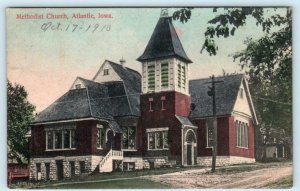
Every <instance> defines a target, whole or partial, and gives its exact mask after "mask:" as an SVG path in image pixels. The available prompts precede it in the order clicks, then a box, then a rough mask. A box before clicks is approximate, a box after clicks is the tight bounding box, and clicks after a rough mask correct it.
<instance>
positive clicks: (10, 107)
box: [7, 81, 35, 163]
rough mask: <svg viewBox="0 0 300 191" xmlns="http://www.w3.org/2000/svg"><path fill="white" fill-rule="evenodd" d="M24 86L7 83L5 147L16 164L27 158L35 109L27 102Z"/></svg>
mask: <svg viewBox="0 0 300 191" xmlns="http://www.w3.org/2000/svg"><path fill="white" fill-rule="evenodd" d="M27 95H28V94H27V92H26V90H25V88H24V86H21V85H19V84H14V85H12V84H11V83H10V82H9V81H7V146H8V150H9V153H8V154H10V155H11V156H12V157H13V158H14V159H16V160H17V161H18V163H23V162H24V158H25V159H26V158H28V157H29V145H28V139H27V138H26V137H25V135H26V134H27V133H28V132H29V130H30V123H31V121H32V119H33V112H34V110H35V107H34V106H33V105H32V104H30V103H29V102H28V101H27Z"/></svg>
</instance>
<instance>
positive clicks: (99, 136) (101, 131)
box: [97, 125, 105, 148]
mask: <svg viewBox="0 0 300 191" xmlns="http://www.w3.org/2000/svg"><path fill="white" fill-rule="evenodd" d="M102 127H103V126H102V125H100V126H99V127H98V128H97V148H103V147H104V140H105V138H104V137H105V131H104V129H103V128H102Z"/></svg>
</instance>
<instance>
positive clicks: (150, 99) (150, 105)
mask: <svg viewBox="0 0 300 191" xmlns="http://www.w3.org/2000/svg"><path fill="white" fill-rule="evenodd" d="M149 111H153V98H152V97H151V98H149Z"/></svg>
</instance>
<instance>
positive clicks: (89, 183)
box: [11, 167, 199, 188]
mask: <svg viewBox="0 0 300 191" xmlns="http://www.w3.org/2000/svg"><path fill="white" fill-rule="evenodd" d="M193 168H199V167H193ZM187 169H189V168H160V169H151V170H140V171H130V172H128V171H127V172H126V171H124V172H113V173H101V174H94V175H92V176H86V177H76V178H72V179H65V180H59V181H48V182H22V183H20V184H14V185H12V187H11V188H169V187H167V185H164V184H160V183H157V182H152V181H150V180H144V179H139V178H138V177H140V176H147V175H158V174H166V173H173V172H179V171H184V170H187ZM122 179H125V180H122ZM106 180H107V181H106Z"/></svg>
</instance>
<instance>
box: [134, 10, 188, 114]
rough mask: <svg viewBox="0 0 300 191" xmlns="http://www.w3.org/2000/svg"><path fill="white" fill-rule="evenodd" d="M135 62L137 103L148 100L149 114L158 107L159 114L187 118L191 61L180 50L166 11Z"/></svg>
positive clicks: (181, 49)
mask: <svg viewBox="0 0 300 191" xmlns="http://www.w3.org/2000/svg"><path fill="white" fill-rule="evenodd" d="M137 60H138V61H140V62H141V63H142V95H141V100H145V99H147V98H148V104H146V105H148V109H149V111H151V110H153V112H155V108H154V106H157V105H161V106H160V110H166V108H165V107H166V106H168V107H170V109H171V111H173V114H175V115H180V116H188V114H189V110H190V96H189V89H188V88H189V87H188V81H189V79H188V77H189V75H188V72H189V64H190V63H192V61H191V60H190V59H189V58H188V57H187V55H186V53H185V51H184V49H183V46H182V44H181V42H180V40H179V37H178V35H177V33H176V31H175V28H174V26H173V24H172V17H169V16H168V12H167V9H162V11H161V15H160V18H159V20H158V22H157V24H156V27H155V29H154V31H153V33H152V36H151V38H150V40H149V42H148V45H147V46H146V49H145V51H144V53H143V54H142V55H141V56H140V57H139V58H138V59H137ZM154 97H158V98H157V99H158V100H154ZM167 97H169V98H167ZM157 102H163V103H160V104H158V103H157ZM149 104H150V105H151V108H149ZM164 106H165V107H164ZM143 107H144V105H142V104H141V111H145V110H147V109H146V108H143ZM157 107H158V106H157ZM156 109H159V108H156ZM169 111H170V110H169Z"/></svg>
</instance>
